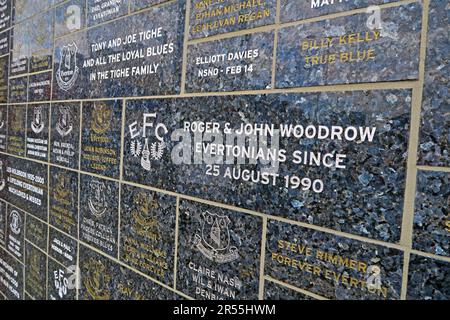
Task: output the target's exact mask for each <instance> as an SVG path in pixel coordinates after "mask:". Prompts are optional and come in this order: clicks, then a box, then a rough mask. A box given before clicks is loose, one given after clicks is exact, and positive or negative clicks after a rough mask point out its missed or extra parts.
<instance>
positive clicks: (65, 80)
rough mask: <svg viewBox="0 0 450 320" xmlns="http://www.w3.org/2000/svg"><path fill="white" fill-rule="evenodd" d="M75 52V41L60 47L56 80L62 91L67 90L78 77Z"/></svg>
mask: <svg viewBox="0 0 450 320" xmlns="http://www.w3.org/2000/svg"><path fill="white" fill-rule="evenodd" d="M77 52H78V47H77V45H76V44H75V42H72V43H70V44H68V45H65V46H63V47H62V48H61V55H60V62H59V67H58V70H56V82H57V83H58V86H59V87H60V88H61V89H62V90H64V91H69V89H70V88H72V87H73V85H74V84H75V81H76V80H77V78H78V74H79V68H78V66H77Z"/></svg>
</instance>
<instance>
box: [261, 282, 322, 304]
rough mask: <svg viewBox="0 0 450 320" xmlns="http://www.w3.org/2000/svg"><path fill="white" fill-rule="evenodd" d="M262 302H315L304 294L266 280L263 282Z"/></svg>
mask: <svg viewBox="0 0 450 320" xmlns="http://www.w3.org/2000/svg"><path fill="white" fill-rule="evenodd" d="M264 300H316V299H314V298H312V297H310V296H307V295H306V294H303V293H300V292H298V291H295V290H292V289H290V288H288V287H285V286H282V285H279V284H277V283H275V282H272V281H268V280H266V281H265V282H264Z"/></svg>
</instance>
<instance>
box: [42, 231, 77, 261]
mask: <svg viewBox="0 0 450 320" xmlns="http://www.w3.org/2000/svg"><path fill="white" fill-rule="evenodd" d="M77 245H78V244H77V241H76V240H75V239H73V238H71V237H69V236H68V235H66V234H63V233H62V232H59V231H57V230H56V229H54V228H52V227H50V230H49V241H48V255H49V256H50V257H52V258H53V259H55V260H56V261H58V262H59V263H60V264H62V265H64V266H66V267H70V266H75V265H76V263H77V250H78V248H77Z"/></svg>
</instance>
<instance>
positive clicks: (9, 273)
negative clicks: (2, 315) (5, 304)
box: [0, 248, 24, 300]
mask: <svg viewBox="0 0 450 320" xmlns="http://www.w3.org/2000/svg"><path fill="white" fill-rule="evenodd" d="M0 264H1V265H3V266H5V269H4V270H5V271H3V272H1V273H0V291H1V292H3V294H4V295H5V296H6V298H7V299H8V300H22V299H23V288H24V283H23V274H24V266H23V264H21V263H20V262H18V261H17V260H15V259H14V258H13V257H11V256H10V255H9V254H8V253H7V252H5V251H4V250H3V249H2V248H0Z"/></svg>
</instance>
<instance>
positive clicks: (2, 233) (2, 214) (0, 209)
mask: <svg viewBox="0 0 450 320" xmlns="http://www.w3.org/2000/svg"><path fill="white" fill-rule="evenodd" d="M7 217H8V204H7V203H6V202H4V201H2V200H0V246H1V247H5V245H6V224H7V223H6V220H7Z"/></svg>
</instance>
